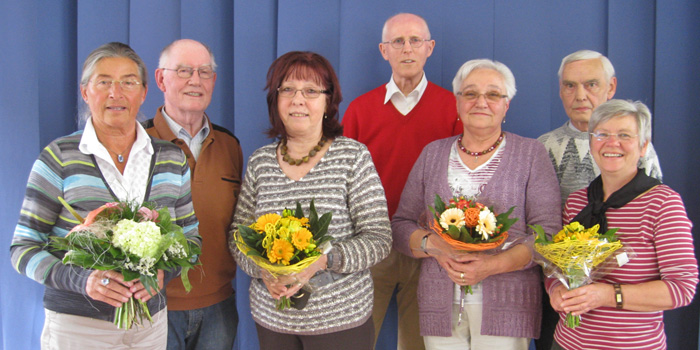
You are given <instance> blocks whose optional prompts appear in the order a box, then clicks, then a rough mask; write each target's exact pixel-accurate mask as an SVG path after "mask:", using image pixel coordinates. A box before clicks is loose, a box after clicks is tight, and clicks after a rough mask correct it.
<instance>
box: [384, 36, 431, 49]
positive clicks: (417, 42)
mask: <svg viewBox="0 0 700 350" xmlns="http://www.w3.org/2000/svg"><path fill="white" fill-rule="evenodd" d="M425 41H430V39H421V38H419V37H416V36H412V37H410V38H408V43H409V44H411V47H412V48H414V49H417V48H419V47H421V46H423V42H425ZM382 44H391V47H393V48H395V49H402V48H403V47H404V45H406V39H404V38H396V39H394V40H392V41H384V42H382Z"/></svg>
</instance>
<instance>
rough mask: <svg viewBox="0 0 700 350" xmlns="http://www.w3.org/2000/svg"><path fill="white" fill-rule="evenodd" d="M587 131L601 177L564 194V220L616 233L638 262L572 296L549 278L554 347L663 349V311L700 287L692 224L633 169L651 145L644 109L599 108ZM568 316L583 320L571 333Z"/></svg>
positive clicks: (618, 104) (670, 196)
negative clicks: (555, 319) (554, 320)
mask: <svg viewBox="0 0 700 350" xmlns="http://www.w3.org/2000/svg"><path fill="white" fill-rule="evenodd" d="M588 131H589V133H590V140H589V142H590V148H591V155H592V156H593V159H594V160H595V162H596V164H597V165H598V167H599V168H600V176H598V177H597V178H595V180H593V182H591V184H590V185H589V186H588V188H584V189H581V190H578V191H576V192H574V193H572V194H571V195H570V196H569V198H568V199H567V201H566V206H565V207H564V222H565V223H570V222H574V221H578V222H579V223H581V224H582V225H584V226H585V227H591V226H594V225H600V229H599V231H600V232H605V231H606V230H608V229H610V228H618V231H617V236H618V238H619V239H620V241H622V244H624V245H625V246H627V247H629V248H632V249H633V250H634V252H635V253H636V257H635V258H633V259H632V260H631V261H629V262H628V263H625V264H621V265H622V266H618V267H616V268H615V269H614V270H613V271H611V272H610V273H608V274H607V275H605V276H604V277H603V278H601V279H599V280H597V281H596V282H595V283H593V284H589V285H587V286H584V287H580V288H576V289H573V290H570V291H569V290H567V288H566V287H564V286H563V285H562V284H561V283H560V282H559V281H558V280H556V279H554V278H548V279H547V281H546V282H545V285H546V288H547V292H548V293H549V295H550V298H551V304H552V307H553V308H554V310H556V311H558V312H559V315H560V320H559V323H558V324H557V328H556V331H555V333H554V340H555V342H556V343H555V344H554V345H553V346H552V349H569V350H571V349H593V348H596V349H621V348H625V349H627V348H629V346H630V344H634V348H635V349H665V348H666V335H665V334H664V324H663V311H664V310H670V309H675V308H678V307H682V306H686V305H688V304H689V303H690V302H691V301H692V300H693V296H694V295H695V288H696V285H697V283H698V266H697V261H696V259H695V254H694V251H693V237H692V233H691V227H692V223H691V222H690V220H688V215H687V213H686V211H685V207H684V206H683V201H682V199H681V197H680V195H678V193H676V192H675V191H673V190H672V189H671V188H670V187H668V186H666V185H663V184H661V183H660V182H659V181H658V180H656V179H654V178H652V177H649V176H647V175H646V174H645V173H644V170H643V169H638V168H637V163H638V161H639V158H640V157H642V156H644V153H645V152H646V151H647V147H648V145H649V142H650V139H651V113H650V112H649V109H648V108H647V107H646V106H645V105H644V104H643V103H641V102H639V101H637V102H632V101H624V100H610V101H608V102H605V103H603V104H601V105H600V106H598V108H596V109H595V111H594V112H593V114H592V116H591V120H590V122H589V123H588ZM619 265H620V264H619ZM569 312H570V313H572V314H573V315H581V324H580V325H579V326H577V327H576V328H573V329H572V328H568V327H566V324H565V321H564V319H565V316H566V314H567V313H569ZM611 327H614V328H615V331H614V332H610V331H608V330H610V329H611Z"/></svg>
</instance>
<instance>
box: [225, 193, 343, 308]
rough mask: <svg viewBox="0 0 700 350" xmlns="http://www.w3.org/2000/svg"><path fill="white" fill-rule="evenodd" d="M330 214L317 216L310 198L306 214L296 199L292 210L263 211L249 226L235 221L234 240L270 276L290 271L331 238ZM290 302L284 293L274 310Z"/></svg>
mask: <svg viewBox="0 0 700 350" xmlns="http://www.w3.org/2000/svg"><path fill="white" fill-rule="evenodd" d="M331 218H332V213H325V214H323V215H322V216H321V217H319V216H318V213H317V212H316V207H315V206H314V201H313V200H311V204H310V206H309V217H308V218H307V217H305V216H304V211H303V210H302V208H301V204H300V203H299V202H297V206H296V210H290V209H285V210H283V211H282V215H279V214H276V213H269V214H264V215H262V216H260V217H259V218H258V219H257V220H256V221H255V222H253V223H252V224H250V225H249V226H245V225H238V230H237V231H236V232H235V233H234V241H235V243H236V246H237V247H238V249H239V250H240V251H241V252H242V253H243V254H245V255H246V256H248V257H249V258H250V259H251V260H253V262H254V263H255V264H256V265H258V266H259V267H260V268H262V269H263V270H265V271H267V272H269V273H270V274H271V275H272V276H273V277H275V278H276V277H278V276H283V275H291V274H295V273H299V272H301V271H303V270H304V269H306V268H307V267H309V265H311V264H313V263H314V262H315V261H316V260H318V259H319V258H320V257H321V255H322V254H323V253H322V252H321V250H320V249H319V247H320V246H321V245H323V244H324V243H325V242H328V241H330V240H331V239H333V238H332V237H331V236H329V235H327V232H328V225H329V224H330V222H331ZM304 293H307V294H308V293H309V291H306V292H304ZM290 306H294V303H293V302H292V301H291V300H290V299H288V298H286V297H282V298H280V300H279V301H278V303H277V309H278V310H283V309H285V308H287V307H290Z"/></svg>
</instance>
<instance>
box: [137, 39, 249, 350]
mask: <svg viewBox="0 0 700 350" xmlns="http://www.w3.org/2000/svg"><path fill="white" fill-rule="evenodd" d="M158 67H159V68H158V69H156V84H157V85H158V88H159V89H160V90H161V91H163V95H164V97H165V105H164V106H163V107H160V108H158V111H157V112H156V116H155V118H153V119H151V120H148V121H147V122H145V124H146V125H145V128H146V131H147V132H148V133H149V134H150V135H151V136H154V137H157V138H160V139H163V140H167V141H171V142H173V143H174V144H176V145H177V146H178V147H180V149H182V151H183V152H185V155H186V156H187V162H188V163H189V166H190V172H191V174H192V175H191V176H192V179H191V183H192V204H193V205H194V210H195V214H196V215H197V218H198V219H199V234H200V235H201V236H202V255H201V256H200V261H201V262H202V265H201V266H198V267H197V270H195V273H190V282H192V290H191V291H190V292H189V293H187V292H185V288H184V287H183V285H182V282H180V279H179V278H177V279H174V280H172V281H171V282H170V283H168V285H167V290H166V291H167V293H168V346H167V348H168V350H175V349H178V350H184V349H222V350H224V349H225V350H230V349H231V348H232V347H233V343H234V340H235V338H236V328H237V326H238V314H237V311H236V298H235V295H234V291H233V286H232V284H231V281H232V280H233V278H234V277H235V274H236V262H235V261H234V260H233V257H232V256H231V254H230V253H229V249H228V230H229V226H230V225H231V221H232V220H233V211H234V208H235V207H236V201H237V199H238V194H239V192H240V190H241V175H242V171H243V154H242V152H241V146H240V144H239V143H238V139H237V138H236V137H235V136H233V134H232V133H231V132H230V131H228V130H226V129H225V128H223V127H221V126H218V125H216V124H212V122H211V120H209V118H208V117H207V115H206V114H205V113H204V111H205V110H206V109H207V107H208V106H209V103H210V102H211V96H212V93H213V90H214V83H215V82H216V62H215V61H214V55H213V54H212V52H211V50H210V49H209V48H208V47H206V46H205V45H203V44H202V43H200V42H197V41H194V40H188V39H183V40H177V41H175V42H173V43H172V44H170V45H168V46H167V47H166V48H165V49H163V51H162V52H161V55H160V62H159V64H158Z"/></svg>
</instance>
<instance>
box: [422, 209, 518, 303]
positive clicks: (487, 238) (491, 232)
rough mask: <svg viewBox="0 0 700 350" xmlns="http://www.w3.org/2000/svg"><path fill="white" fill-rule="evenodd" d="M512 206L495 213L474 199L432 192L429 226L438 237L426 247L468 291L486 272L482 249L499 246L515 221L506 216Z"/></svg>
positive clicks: (510, 211)
mask: <svg viewBox="0 0 700 350" xmlns="http://www.w3.org/2000/svg"><path fill="white" fill-rule="evenodd" d="M514 208H515V207H511V208H510V209H509V210H508V211H507V212H505V213H501V214H496V213H494V211H493V207H486V206H485V205H483V204H481V203H478V202H476V200H473V199H472V200H468V199H466V198H464V197H462V196H459V197H453V198H451V199H450V200H449V201H448V203H445V202H443V200H442V199H441V198H440V196H438V195H435V206H434V207H431V208H430V211H431V213H432V216H431V219H429V220H428V221H429V222H428V227H429V228H430V229H431V230H432V231H433V232H435V233H436V234H437V236H438V237H439V238H438V239H435V240H432V245H433V247H431V248H427V249H425V251H426V252H428V253H429V254H430V255H432V256H433V257H435V259H437V260H438V263H440V266H442V267H443V269H445V270H446V271H447V274H448V276H449V277H450V279H451V280H452V281H453V282H455V283H456V284H458V285H461V286H462V290H463V291H464V292H465V293H470V294H471V293H472V290H471V285H472V284H475V283H478V282H480V281H481V280H483V279H484V278H486V277H488V276H489V274H488V272H487V270H488V264H487V261H486V259H483V255H484V254H485V253H484V252H486V251H489V250H490V251H491V252H493V251H495V250H496V248H502V245H503V243H504V242H505V241H506V239H507V238H508V229H509V228H510V227H511V226H512V225H513V224H514V223H515V222H516V221H518V219H517V218H513V219H511V218H509V217H508V216H509V215H510V214H511V213H512V212H513V209H514ZM459 271H461V272H459Z"/></svg>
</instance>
